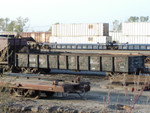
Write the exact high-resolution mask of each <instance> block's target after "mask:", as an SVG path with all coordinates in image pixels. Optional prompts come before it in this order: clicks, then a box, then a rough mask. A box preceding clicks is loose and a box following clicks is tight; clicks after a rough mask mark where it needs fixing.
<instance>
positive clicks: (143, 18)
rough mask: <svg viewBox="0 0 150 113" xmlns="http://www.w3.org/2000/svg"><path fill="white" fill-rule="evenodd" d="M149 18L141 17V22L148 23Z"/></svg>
mask: <svg viewBox="0 0 150 113" xmlns="http://www.w3.org/2000/svg"><path fill="white" fill-rule="evenodd" d="M148 21H149V16H140V22H148Z"/></svg>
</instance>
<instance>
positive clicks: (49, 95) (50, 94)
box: [45, 92, 55, 98]
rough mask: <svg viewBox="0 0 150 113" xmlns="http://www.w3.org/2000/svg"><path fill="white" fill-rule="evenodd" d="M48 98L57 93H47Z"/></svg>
mask: <svg viewBox="0 0 150 113" xmlns="http://www.w3.org/2000/svg"><path fill="white" fill-rule="evenodd" d="M45 94H46V96H47V97H48V98H49V97H52V96H53V95H54V94H55V92H45Z"/></svg>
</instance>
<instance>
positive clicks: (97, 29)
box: [52, 23, 109, 37]
mask: <svg viewBox="0 0 150 113" xmlns="http://www.w3.org/2000/svg"><path fill="white" fill-rule="evenodd" d="M52 36H55V37H81V36H109V25H108V23H95V24H54V25H52Z"/></svg>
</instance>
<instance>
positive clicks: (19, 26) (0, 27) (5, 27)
mask: <svg viewBox="0 0 150 113" xmlns="http://www.w3.org/2000/svg"><path fill="white" fill-rule="evenodd" d="M28 21H29V19H28V18H22V17H18V18H17V19H16V20H10V19H9V18H0V31H12V32H13V31H15V32H23V30H24V27H25V26H26V23H27V22H28Z"/></svg>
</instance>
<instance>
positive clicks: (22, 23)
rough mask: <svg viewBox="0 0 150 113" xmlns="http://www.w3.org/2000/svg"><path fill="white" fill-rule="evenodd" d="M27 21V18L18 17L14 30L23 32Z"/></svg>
mask: <svg viewBox="0 0 150 113" xmlns="http://www.w3.org/2000/svg"><path fill="white" fill-rule="evenodd" d="M28 21H29V19H28V18H22V17H18V18H17V20H16V26H15V31H16V32H23V30H24V27H25V25H26V23H27V22H28Z"/></svg>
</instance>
